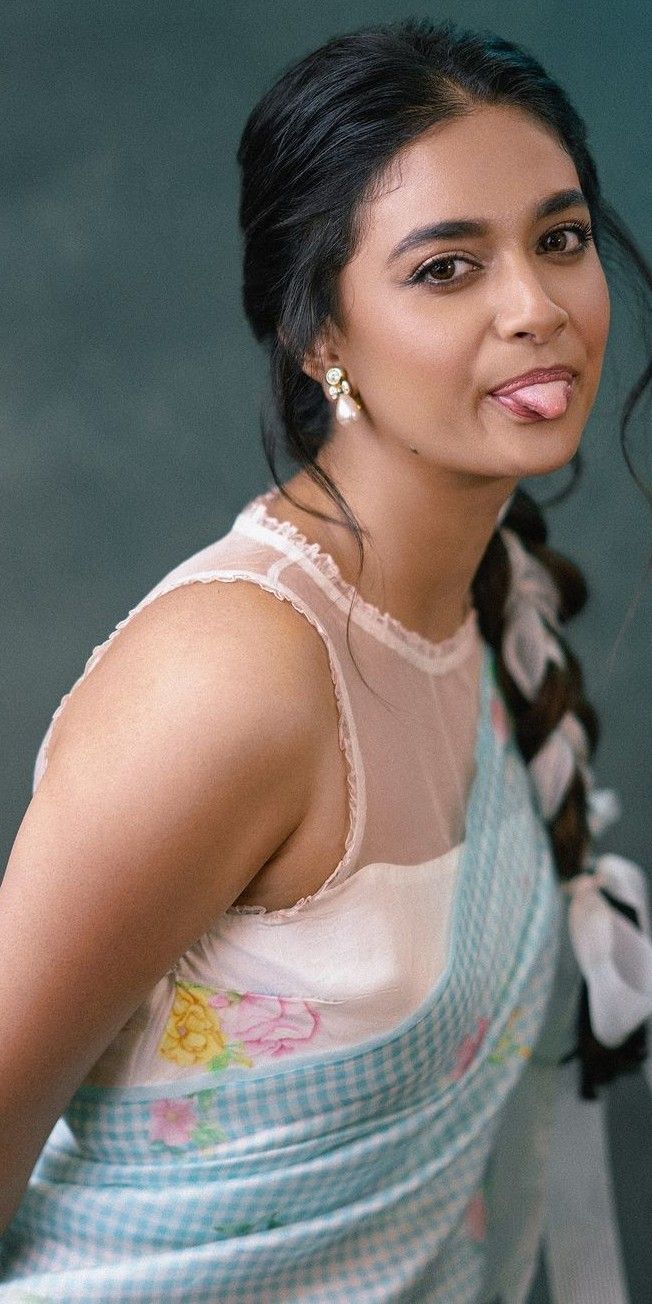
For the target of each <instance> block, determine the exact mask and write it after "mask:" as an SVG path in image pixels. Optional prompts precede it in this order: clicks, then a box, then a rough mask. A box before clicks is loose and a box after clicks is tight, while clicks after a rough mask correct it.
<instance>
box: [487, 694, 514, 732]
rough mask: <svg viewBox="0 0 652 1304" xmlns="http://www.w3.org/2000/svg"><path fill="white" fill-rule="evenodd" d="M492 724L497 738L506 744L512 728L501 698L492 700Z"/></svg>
mask: <svg viewBox="0 0 652 1304" xmlns="http://www.w3.org/2000/svg"><path fill="white" fill-rule="evenodd" d="M491 723H492V725H493V730H494V733H495V735H496V737H497V738H498V739H499V740H500V742H501V743H506V742H507V739H508V738H509V735H510V726H509V720H508V718H507V712H506V710H505V707H504V706H503V703H502V701H501V700H500V698H499V697H492V699H491Z"/></svg>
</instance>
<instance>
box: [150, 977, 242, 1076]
mask: <svg viewBox="0 0 652 1304" xmlns="http://www.w3.org/2000/svg"><path fill="white" fill-rule="evenodd" d="M212 994H213V988H212V987H204V986H202V985H201V984H199V983H184V982H177V983H175V996H174V1004H173V1006H172V1009H171V1011H170V1015H169V1018H168V1021H167V1025H166V1028H165V1032H164V1034H163V1039H162V1041H161V1043H160V1045H159V1048H158V1053H159V1055H163V1057H164V1058H165V1059H167V1060H171V1061H172V1063H173V1064H178V1065H179V1067H180V1068H184V1069H186V1068H191V1067H192V1066H193V1065H195V1064H205V1065H206V1067H207V1068H208V1069H210V1070H213V1071H216V1070H219V1069H224V1068H227V1066H228V1065H229V1064H234V1063H235V1064H244V1065H245V1066H246V1067H247V1068H250V1067H251V1060H250V1059H249V1057H248V1056H247V1055H246V1054H245V1053H244V1048H243V1047H242V1045H236V1044H229V1043H228V1042H227V1040H226V1037H225V1036H224V1033H223V1031H222V1026H221V1024H220V1020H219V1019H218V1017H217V1015H216V1014H215V1012H214V1010H212V1009H211V1008H210V1005H209V1004H208V999H207V998H208V996H212Z"/></svg>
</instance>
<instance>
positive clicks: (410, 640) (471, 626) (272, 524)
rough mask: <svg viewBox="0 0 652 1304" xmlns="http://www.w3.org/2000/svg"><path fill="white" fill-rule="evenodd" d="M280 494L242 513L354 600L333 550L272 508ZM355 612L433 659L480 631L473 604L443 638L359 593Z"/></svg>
mask: <svg viewBox="0 0 652 1304" xmlns="http://www.w3.org/2000/svg"><path fill="white" fill-rule="evenodd" d="M278 497H280V495H279V494H278V491H277V490H276V489H268V490H266V492H265V493H261V494H257V496H256V497H255V498H252V499H251V501H250V502H249V503H247V505H246V506H245V507H244V508H243V510H242V511H241V512H240V516H248V517H254V518H255V519H256V520H257V521H258V522H259V523H260V524H262V525H264V526H265V528H266V529H268V530H269V531H270V532H271V533H272V534H274V535H277V536H280V537H282V538H285V539H287V540H289V541H290V542H291V543H294V544H295V545H296V547H298V548H299V549H300V550H301V552H302V553H303V554H304V556H305V557H306V559H307V561H308V562H309V563H312V565H313V566H314V567H315V569H316V570H318V571H319V572H320V573H321V574H322V575H324V576H325V577H326V579H328V580H329V581H330V583H331V584H332V585H333V586H334V588H336V589H337V591H338V593H340V594H341V595H342V596H343V597H345V598H346V599H347V600H348V601H351V599H352V597H353V595H354V593H355V592H356V590H355V587H354V585H353V584H349V583H348V581H347V580H345V579H344V576H343V575H342V572H341V570H340V568H339V566H338V565H337V562H336V561H335V558H334V557H333V556H332V555H331V553H329V552H324V551H322V549H321V548H320V546H319V544H318V543H315V542H311V541H310V540H309V539H307V538H306V536H305V534H302V532H301V530H299V528H298V527H297V526H296V525H295V524H294V523H293V522H292V521H287V520H281V519H280V518H279V517H278V516H275V515H274V514H273V512H271V511H270V510H269V507H268V505H269V504H270V503H271V501H272V499H273V498H278ZM356 613H362V615H363V618H364V623H365V625H366V626H367V628H369V625H370V624H371V625H372V626H374V625H375V626H376V628H377V631H378V634H379V636H380V637H381V638H382V635H383V632H384V631H387V630H389V631H390V632H391V633H392V634H393V635H394V636H395V638H396V639H398V641H399V642H400V643H402V644H404V646H405V647H407V648H412V649H414V650H415V651H416V652H418V653H420V654H421V655H422V656H426V657H428V658H429V659H431V660H434V661H439V660H441V659H442V658H443V657H445V658H449V657H450V656H451V654H453V653H455V652H457V651H460V650H461V649H462V648H466V646H467V644H470V642H471V640H472V638H473V636H474V635H475V634H476V631H477V619H478V618H477V611H476V609H475V607H473V606H472V607H471V608H470V609H469V611H468V612H467V615H466V616H465V618H464V620H463V621H462V624H461V625H459V626H458V628H457V629H456V630H455V632H454V633H453V634H451V635H450V636H449V637H448V638H445V639H442V640H441V641H440V642H434V641H433V640H432V639H429V638H426V637H425V635H424V634H419V633H418V631H417V630H415V629H409V628H408V626H407V625H404V624H403V623H402V621H400V620H398V619H397V617H396V616H392V615H390V613H389V612H388V611H384V612H383V611H381V610H380V607H376V606H374V604H373V603H371V602H367V601H366V600H365V599H364V598H362V597H361V596H360V595H358V596H357V598H356V602H355V606H354V607H353V613H352V617H351V618H352V619H353V620H355V617H356Z"/></svg>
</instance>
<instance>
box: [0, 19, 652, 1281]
mask: <svg viewBox="0 0 652 1304" xmlns="http://www.w3.org/2000/svg"><path fill="white" fill-rule="evenodd" d="M239 162H240V164H241V167H242V202H241V222H242V228H243V232H244V237H245V260H244V303H245V310H246V313H247V317H248V320H249V322H250V324H251V327H252V330H253V332H254V334H255V336H256V338H257V339H258V340H260V341H263V342H264V343H265V344H266V345H268V346H269V349H270V354H271V367H272V380H273V388H274V398H275V406H276V413H275V420H274V422H272V423H271V424H268V425H267V426H266V428H265V432H264V438H265V448H266V451H267V454H268V460H269V463H270V467H271V469H272V472H273V475H274V481H275V485H276V488H274V489H270V490H268V491H267V492H266V493H265V494H261V495H259V496H258V497H257V498H256V499H254V500H252V501H251V502H250V503H248V504H247V505H246V506H245V507H244V508H243V510H242V512H241V513H240V514H239V515H238V517H237V518H236V520H235V521H234V523H233V527H232V529H231V530H230V531H229V532H228V534H227V535H225V536H224V537H223V538H221V539H219V540H217V541H216V542H215V543H214V544H211V545H210V546H208V547H207V548H204V549H202V551H200V552H199V553H197V554H195V555H194V556H193V557H191V558H189V559H188V560H186V561H184V562H182V563H181V564H180V565H179V566H178V567H176V568H175V570H174V571H172V572H171V573H170V574H169V575H167V576H166V577H164V579H163V580H161V582H160V583H159V584H158V585H157V586H156V587H155V588H154V589H153V590H152V591H151V592H150V593H149V594H147V595H146V596H145V598H143V600H142V602H140V603H139V604H138V606H137V607H135V608H134V609H133V611H131V612H130V613H129V616H128V617H127V618H126V620H124V621H122V622H121V623H120V625H119V626H118V627H117V629H116V630H115V631H114V632H113V634H112V635H111V637H110V639H108V640H107V642H106V643H104V644H102V645H101V646H100V647H99V648H96V649H95V650H94V652H93V655H92V656H91V658H90V660H89V661H88V663H87V665H86V668H85V671H84V674H83V675H82V676H81V678H80V679H79V680H78V681H77V683H76V684H75V685H74V686H73V687H74V692H73V691H71V693H70V694H67V695H66V697H65V698H64V700H63V702H62V703H61V705H60V707H59V708H58V710H57V712H56V713H55V716H54V717H53V721H52V724H51V726H50V729H49V730H48V734H47V735H46V737H45V739H44V740H43V744H42V746H41V750H40V753H39V756H38V758H37V765H36V771H35V776H34V795H33V799H32V802H31V804H30V806H29V809H28V811H27V813H26V815H25V818H24V820H23V823H22V825H21V828H20V830H19V833H18V836H17V838H16V842H15V845H14V848H13V850H12V854H11V858H10V861H9V865H8V868H7V873H6V877H5V881H4V884H3V887H2V892H1V894H0V902H1V904H2V910H1V911H0V945H1V947H2V951H3V955H4V956H5V957H9V961H8V962H7V961H6V962H5V965H4V966H3V973H4V974H5V975H7V981H8V980H9V975H11V990H10V995H9V993H8V994H7V995H6V1000H5V1008H11V1009H12V1011H13V1017H12V1041H11V1049H10V1047H9V1045H8V1044H7V1042H6V1041H5V1042H4V1043H3V1050H2V1052H1V1054H2V1059H1V1061H0V1102H1V1108H2V1115H3V1119H4V1120H8V1122H7V1121H6V1122H5V1129H4V1135H3V1137H2V1139H1V1140H0V1159H1V1160H2V1166H3V1169H4V1171H5V1172H6V1173H7V1174H8V1176H7V1179H6V1183H5V1188H4V1191H3V1195H2V1206H1V1219H2V1222H1V1224H0V1225H2V1227H3V1228H4V1229H5V1243H4V1254H5V1258H4V1270H3V1271H4V1275H3V1276H2V1278H0V1280H2V1283H3V1284H2V1285H1V1286H0V1300H6V1299H18V1298H28V1297H29V1298H30V1299H31V1298H39V1299H45V1300H64V1299H65V1300H67V1301H72V1300H79V1301H81V1300H84V1301H90V1300H93V1301H95V1300H101V1301H115V1300H125V1299H138V1300H143V1301H145V1300H146V1301H155V1300H161V1299H165V1300H173V1299H183V1300H193V1301H195V1300H197V1301H199V1300H210V1301H218V1300H219V1301H224V1300H229V1301H230V1300H253V1299H257V1300H259V1301H262V1300H284V1301H287V1300H297V1301H299V1300H301V1301H317V1300H323V1301H326V1300H327V1301H333V1300H342V1301H345V1300H346V1301H350V1300H352V1299H355V1300H366V1301H371V1300H374V1301H381V1300H382V1301H389V1300H393V1301H398V1300H410V1301H416V1300H429V1301H440V1302H441V1304H443V1301H447V1302H450V1301H456V1302H458V1301H459V1304H467V1302H468V1304H470V1302H471V1301H481V1302H482V1304H486V1302H487V1301H488V1300H489V1299H492V1298H496V1297H497V1295H499V1296H500V1298H501V1299H502V1300H503V1301H504V1302H505V1301H507V1302H508V1304H512V1301H517V1300H519V1301H520V1300H524V1299H525V1297H526V1294H527V1289H528V1286H529V1283H530V1280H531V1276H532V1272H533V1268H534V1263H535V1260H536V1247H537V1237H538V1234H539V1233H540V1224H541V1211H542V1191H543V1186H544V1182H543V1163H542V1160H541V1153H542V1146H541V1143H542V1139H543V1140H545V1138H546V1136H547V1129H548V1128H549V1119H550V1102H551V1099H552V1096H551V1086H552V1083H553V1082H554V1068H555V1065H556V1063H557V1061H558V1059H559V1057H560V1055H561V1053H562V1051H564V1050H566V1051H568V1049H569V1044H568V1037H567V1035H566V1040H564V1035H563V1034H564V1032H566V1034H567V1031H568V1029H567V1027H566V1028H565V1027H564V1020H567V1018H568V1010H569V1008H570V1005H569V997H574V998H575V1000H576V998H577V989H575V990H574V992H573V993H569V992H564V991H562V990H561V988H560V987H559V985H558V984H556V983H555V976H556V962H557V956H558V948H559V941H560V935H561V926H562V922H563V909H562V907H563V902H564V897H563V896H562V892H561V883H560V880H570V884H572V883H573V880H575V881H576V882H577V883H579V882H580V880H581V882H582V885H583V887H584V889H585V891H584V893H583V894H582V895H583V896H584V897H586V891H587V890H589V889H590V894H591V899H592V901H593V902H595V901H596V900H597V899H598V896H599V894H598V892H597V889H596V887H595V884H591V883H589V871H590V869H591V868H592V867H593V868H595V865H594V862H593V858H592V845H591V833H592V832H595V831H596V830H597V829H598V828H599V824H600V819H599V816H600V810H599V805H600V803H599V800H598V799H596V796H595V793H594V792H592V777H591V772H590V769H589V768H588V761H589V760H590V759H591V756H592V754H593V752H594V749H595V746H596V742H597V732H598V726H597V717H596V714H595V712H594V710H593V708H592V707H591V706H590V705H589V703H588V702H587V701H586V698H585V696H584V693H583V685H582V675H581V670H580V667H579V665H578V663H577V660H576V659H575V657H574V656H573V654H572V652H571V650H570V648H569V647H568V644H567V643H566V641H565V639H564V638H563V636H562V634H561V630H560V626H561V624H562V623H563V622H565V621H566V620H568V619H569V618H570V617H571V616H572V615H574V614H575V613H576V612H577V611H579V610H580V609H581V607H582V606H583V604H584V601H585V598H586V589H585V585H584V582H583V579H582V576H581V575H580V573H579V572H578V570H577V569H576V567H574V566H573V565H572V564H571V563H570V562H569V561H567V560H566V559H565V558H562V557H561V556H560V555H559V554H558V553H556V552H553V551H552V550H551V549H550V548H548V547H547V545H546V527H545V524H544V521H543V519H542V516H541V513H540V510H539V509H538V507H537V506H536V504H535V503H534V501H533V499H532V498H531V497H529V496H528V495H527V494H525V493H524V492H523V491H522V490H521V489H520V488H519V487H518V484H519V480H520V479H521V478H522V477H524V476H529V475H544V474H546V473H547V472H549V471H552V470H554V469H556V468H558V467H561V466H563V465H565V464H566V463H568V462H571V463H573V465H575V466H577V465H578V460H577V459H578V457H579V454H578V447H579V442H580V439H581V434H582V430H583V428H584V425H585V423H586V420H587V418H588V416H589V413H590V411H591V408H592V405H593V402H594V400H595V396H596V392H597V388H598V384H599V379H600V372H601V367H602V360H603V356H604V350H605V345H606V341H607V335H608V326H609V295H608V289H607V282H606V279H605V275H604V271H603V267H602V263H601V258H600V253H601V251H602V248H603V245H607V243H608V242H609V241H611V242H612V243H614V242H615V244H617V245H619V246H620V248H621V249H623V250H625V251H626V252H627V254H628V256H629V258H630V259H631V262H632V265H633V268H634V271H635V273H636V274H637V275H640V276H641V278H643V279H645V283H646V284H648V285H649V274H648V273H647V271H646V269H645V266H644V264H643V262H642V259H641V257H640V255H639V254H638V252H637V250H636V249H635V247H634V245H633V244H632V243H631V241H630V239H629V238H628V236H627V235H626V233H625V232H624V229H623V227H622V224H621V223H620V222H619V220H618V218H617V215H616V214H615V213H614V211H613V209H611V208H610V207H609V206H608V205H606V204H605V202H604V201H603V200H602V198H601V196H600V191H599V186H598V181H597V177H596V171H595V167H594V164H593V161H592V159H591V157H590V155H589V153H588V150H587V146H586V141H585V131H584V127H583V124H582V122H581V120H580V119H579V117H578V116H577V114H576V112H575V111H574V110H573V108H572V107H571V105H570V104H569V102H568V100H567V98H566V96H565V95H564V93H563V92H562V91H561V90H560V88H559V87H558V86H557V85H556V84H555V83H554V82H552V81H551V80H550V79H549V78H548V77H547V76H546V74H545V72H544V71H543V69H542V68H541V67H540V65H539V64H538V63H536V62H535V60H534V59H532V58H531V57H530V56H529V55H527V54H526V53H524V52H523V51H522V50H520V49H518V48H517V47H515V46H513V45H511V44H510V43H508V42H506V41H502V40H500V39H498V38H493V37H491V38H485V37H482V38H481V37H476V36H474V35H473V34H470V33H464V32H459V31H456V29H455V28H454V27H453V26H452V25H445V26H443V27H434V26H433V25H432V24H430V23H429V22H426V21H424V22H420V23H418V22H406V23H401V24H395V25H389V26H385V27H377V28H372V29H366V30H363V31H360V32H358V33H350V34H348V35H345V36H343V37H341V38H337V39H334V40H332V41H330V42H329V43H328V44H327V45H325V46H324V47H322V48H321V49H318V50H316V51H315V52H313V53H312V54H310V55H308V56H307V57H305V58H303V59H301V60H300V61H298V62H297V63H296V64H294V65H293V66H292V67H290V68H289V69H288V70H287V71H286V73H285V74H284V75H283V76H282V77H281V79H280V80H279V81H278V82H277V84H276V85H275V86H273V87H272V88H271V90H270V91H269V92H268V93H267V94H266V95H265V96H264V97H263V98H262V100H261V101H260V103H259V104H258V105H257V106H256V108H255V109H254V111H253V112H252V114H251V116H250V118H249V121H248V122H247V124H246V127H245V131H244V134H243V137H242V141H241V145H240V150H239ZM646 278H648V279H646ZM647 378H649V377H647V376H646V377H645V378H642V380H641V383H640V386H639V389H642V386H643V383H644V380H645V379H647ZM639 389H637V390H636V394H634V393H633V394H632V395H630V399H629V403H628V410H627V415H628V413H629V409H630V408H631V406H632V404H633V401H634V397H636V396H637V394H638V392H639ZM279 426H280V429H281V431H282V434H283V437H284V440H285V443H286V448H287V450H288V452H289V453H290V455H291V457H292V459H293V460H294V461H295V463H296V464H297V465H298V467H299V469H298V471H297V473H296V474H295V475H294V476H293V477H292V478H291V479H290V480H289V481H288V482H287V484H285V485H284V486H281V482H280V481H279V479H278V475H277V472H276V469H275V463H274V446H275V437H276V431H277V429H278V428H279ZM623 430H624V424H623ZM281 488H282V489H283V492H279V490H280V489H281ZM333 503H335V505H336V506H337V507H339V508H341V513H342V514H343V517H344V521H343V522H342V515H340V516H333V515H332V510H329V509H332V505H333ZM363 539H364V540H366V542H367V544H368V545H369V549H368V550H367V549H364V548H363V547H362V546H361V545H362V543H363ZM363 559H364V562H365V564H364V566H360V565H357V566H356V561H362V560H363ZM218 581H222V583H219V582H218ZM270 595H271V596H273V597H274V598H275V599H277V600H276V601H272V600H271V596H270ZM91 670H93V671H94V673H93V674H90V673H89V672H90V671H91ZM609 859H611V861H612V862H613V861H616V862H619V864H620V870H621V879H620V880H619V879H618V875H617V873H616V870H615V869H614V866H613V865H612V866H611V868H612V871H613V874H612V880H610V881H611V887H612V889H613V897H612V901H613V902H618V901H619V900H620V903H621V905H622V906H623V908H624V909H627V906H626V903H625V901H624V898H625V897H626V896H627V892H626V890H625V888H624V887H623V878H622V875H625V876H626V872H625V870H624V869H623V867H624V866H625V867H626V866H627V865H628V862H623V861H620V858H618V857H612V858H607V857H605V858H603V860H604V861H605V862H606V861H608V860H609ZM604 868H605V874H606V870H607V869H608V868H609V866H605V867H604ZM617 868H618V866H616V869H617ZM630 870H631V873H630V878H629V885H630V887H632V885H633V888H632V890H634V889H638V888H639V887H640V880H639V879H638V877H637V874H638V873H640V871H637V870H636V867H634V866H630ZM587 883H589V889H587ZM566 886H567V887H568V886H569V883H566ZM630 895H631V893H630ZM577 896H578V900H579V896H580V894H579V893H577ZM639 914H640V911H639ZM632 916H633V917H634V919H635V921H636V922H638V923H639V924H640V922H641V921H640V919H639V918H638V916H637V912H636V911H632V910H631V906H630V918H632ZM622 917H623V915H622V912H621V911H619V910H618V909H617V908H615V906H614V907H612V909H611V910H610V912H609V921H610V926H612V927H613V926H614V921H615V920H616V919H619V918H622ZM632 937H633V938H634V939H635V940H636V939H639V940H640V941H641V945H642V946H643V945H644V944H645V940H646V939H644V938H643V934H642V931H641V932H640V933H639V932H638V931H637V929H636V928H635V927H632V928H631V930H630V933H629V934H625V940H624V943H623V945H626V944H629V945H630V946H632V945H634V944H635V942H634V943H633V942H632ZM587 939H589V931H587V930H586V929H585V930H584V931H582V929H581V928H580V929H579V932H578V943H577V945H578V953H579V952H581V945H582V943H583V941H584V942H586V941H587ZM647 944H648V945H649V942H648V943H647ZM646 954H647V952H646ZM585 976H587V977H588V978H590V966H589V964H588V962H587V963H586V966H585ZM596 990H597V989H596V988H595V987H594V988H593V991H594V992H595V991H596ZM583 991H584V993H585V989H583ZM10 997H11V999H10ZM648 997H649V991H648V992H647V993H646V992H643V994H642V996H641V1004H640V1005H636V1002H635V1001H634V1000H633V999H632V1000H630V1001H629V1003H627V1001H626V998H625V995H623V999H622V1002H620V1003H619V1002H618V1001H616V1003H615V1010H612V1012H611V1016H609V1017H607V1016H606V1015H605V1014H604V1009H603V1008H602V1007H601V1006H600V1007H599V1006H598V1005H595V1007H593V1006H592V1017H593V1019H594V1026H591V1027H589V1025H588V1023H587V1021H586V1009H585V1011H584V1015H585V1018H584V1023H583V1024H582V1023H581V1024H580V1025H579V1026H580V1030H582V1029H583V1032H582V1038H583V1039H582V1042H581V1050H582V1063H583V1066H584V1072H585V1074H586V1075H588V1076H587V1077H586V1079H585V1082H584V1087H585V1089H586V1090H587V1091H588V1092H590V1091H591V1089H592V1086H593V1082H594V1081H598V1080H607V1078H608V1077H609V1076H613V1075H614V1074H615V1073H616V1072H618V1071H621V1070H622V1069H623V1068H625V1067H627V1066H631V1065H632V1064H633V1063H636V1062H638V1059H640V1056H641V1054H642V1053H643V1045H642V1037H643V1033H644V1026H643V1022H642V1021H643V1019H644V1018H645V1017H646V1015H647V1014H648V1013H649V1012H650V1009H651V1008H652V1000H650V1001H649V1003H648V1005H646V1004H645V1002H646V999H647V998H648ZM571 1004H572V1008H573V1009H575V1004H574V1002H573V1001H571ZM53 1046H56V1053H55V1054H53V1053H52V1047H53ZM591 1075H592V1076H591ZM524 1084H525V1085H526V1086H527V1092H528V1093H529V1096H528V1097H527V1098H528V1099H529V1100H530V1101H531V1108H529V1110H528V1111H526V1123H525V1127H524V1129H523V1127H521V1131H520V1133H519V1134H518V1136H517V1135H516V1132H514V1133H513V1135H512V1133H511V1132H510V1127H511V1123H510V1119H511V1117H512V1116H511V1115H510V1105H511V1102H512V1101H513V1100H514V1099H515V1097H516V1093H517V1091H519V1092H522V1091H523V1089H524ZM61 1115H63V1117H62V1118H60V1116H61ZM57 1119H59V1121H58V1122H57ZM55 1124H56V1126H55ZM53 1128H54V1130H53V1131H52V1135H49V1134H50V1132H51V1130H52V1129H53ZM505 1128H506V1129H507V1139H508V1146H507V1149H508V1150H509V1149H510V1147H511V1148H514V1147H515V1146H517V1145H524V1144H525V1146H526V1149H525V1167H526V1168H527V1173H526V1174H525V1176H526V1177H527V1180H520V1179H519V1174H518V1173H515V1172H513V1173H511V1174H509V1173H508V1172H507V1170H505V1169H501V1166H500V1164H498V1162H497V1153H498V1152H497V1148H496V1147H497V1138H498V1135H499V1129H502V1130H503V1131H504V1130H505ZM539 1169H541V1171H539ZM523 1177H524V1175H523V1174H521V1175H520V1178H521V1179H523ZM510 1183H511V1188H510V1189H511V1190H512V1192H513V1208H512V1211H511V1213H512V1215H513V1216H512V1219H511V1223H510V1226H512V1227H513V1229H514V1230H513V1231H512V1233H511V1239H510V1234H507V1233H506V1229H505V1225H504V1221H503V1222H501V1218H500V1216H499V1213H498V1210H499V1208H500V1207H501V1200H504V1195H505V1190H506V1189H507V1187H508V1186H509V1184H510ZM498 1244H500V1246H501V1249H500V1254H499V1255H497V1254H496V1251H495V1246H496V1245H498ZM21 1292H22V1293H21Z"/></svg>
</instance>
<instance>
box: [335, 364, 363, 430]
mask: <svg viewBox="0 0 652 1304" xmlns="http://www.w3.org/2000/svg"><path fill="white" fill-rule="evenodd" d="M326 383H327V385H328V393H329V394H330V397H331V399H333V400H337V401H336V403H335V417H336V419H337V420H338V421H339V422H340V423H341V424H342V425H347V424H348V423H349V421H358V420H359V418H360V413H361V412H362V406H361V404H360V403H358V402H357V400H356V399H354V397H353V395H352V393H351V386H350V384H349V382H348V380H347V378H346V372H345V371H343V369H342V367H329V368H328V371H327V372H326Z"/></svg>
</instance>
